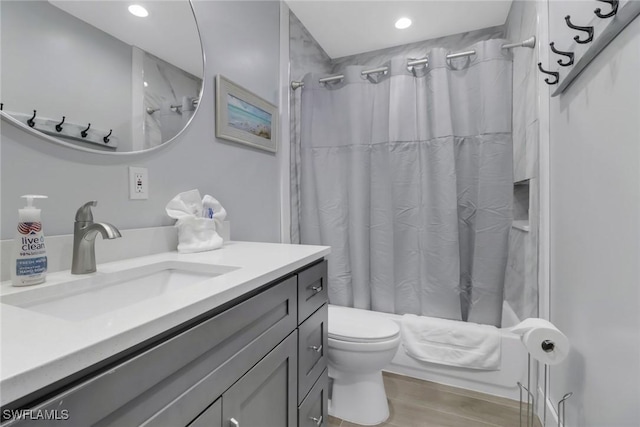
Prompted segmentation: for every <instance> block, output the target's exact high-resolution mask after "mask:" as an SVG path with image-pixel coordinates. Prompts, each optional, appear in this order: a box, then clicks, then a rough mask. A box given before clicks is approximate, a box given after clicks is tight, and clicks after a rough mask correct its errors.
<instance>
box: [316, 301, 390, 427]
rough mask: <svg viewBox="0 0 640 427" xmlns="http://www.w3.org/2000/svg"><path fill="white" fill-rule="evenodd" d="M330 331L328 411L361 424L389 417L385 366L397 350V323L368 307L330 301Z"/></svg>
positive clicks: (375, 422)
mask: <svg viewBox="0 0 640 427" xmlns="http://www.w3.org/2000/svg"><path fill="white" fill-rule="evenodd" d="M328 335H329V351H328V358H329V377H330V378H331V379H332V380H333V388H332V392H331V400H330V403H329V414H331V415H332V416H334V417H337V418H341V419H343V420H346V421H349V422H351V423H355V424H361V425H376V424H380V423H382V422H384V421H386V420H387V418H388V417H389V405H388V403H387V394H386V392H385V390H384V384H383V382H382V369H383V368H384V367H385V366H387V365H388V364H389V363H390V362H391V360H392V359H393V356H395V354H396V351H397V350H398V346H399V344H400V327H399V326H398V324H397V323H396V322H394V321H393V320H391V319H387V318H384V317H381V316H380V315H379V314H375V313H372V312H370V311H367V310H359V309H356V308H349V307H340V306H335V305H329V327H328Z"/></svg>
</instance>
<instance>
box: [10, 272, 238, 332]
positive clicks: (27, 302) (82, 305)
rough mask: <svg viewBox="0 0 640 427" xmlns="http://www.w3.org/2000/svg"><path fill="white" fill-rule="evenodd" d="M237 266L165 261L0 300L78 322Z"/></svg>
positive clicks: (220, 273) (169, 291) (37, 289)
mask: <svg viewBox="0 0 640 427" xmlns="http://www.w3.org/2000/svg"><path fill="white" fill-rule="evenodd" d="M237 269H238V267H229V266H224V265H209V264H198V263H191V262H179V261H165V262H159V263H155V264H147V265H143V266H140V267H135V268H131V269H127V270H122V271H117V272H110V273H100V272H98V273H95V274H92V275H90V276H86V277H82V276H77V277H78V279H75V277H74V279H72V280H69V281H67V282H61V283H57V284H53V285H51V286H43V287H34V288H33V289H29V290H26V291H24V292H18V293H15V294H9V295H5V296H3V297H2V298H0V302H1V303H3V304H9V305H13V306H16V307H20V308H24V309H27V310H32V311H36V312H38V313H42V314H47V315H49V316H54V317H58V318H61V319H65V320H71V321H81V320H85V319H89V318H92V317H96V316H100V315H102V314H105V313H108V312H110V311H113V310H118V309H121V308H123V307H127V306H130V305H133V304H136V303H139V302H142V301H145V300H148V299H150V298H154V297H157V296H160V295H165V294H168V293H171V292H174V291H178V290H183V289H185V288H187V287H189V286H193V285H195V284H198V283H202V282H204V281H206V280H208V279H211V278H212V277H216V276H220V275H222V274H226V273H229V272H231V271H234V270H237Z"/></svg>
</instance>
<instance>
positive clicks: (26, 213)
mask: <svg viewBox="0 0 640 427" xmlns="http://www.w3.org/2000/svg"><path fill="white" fill-rule="evenodd" d="M22 198H23V199H27V206H25V207H24V208H23V209H18V215H19V221H18V229H17V232H16V238H15V240H14V254H15V265H14V266H13V267H14V268H12V269H11V282H12V284H13V286H30V285H37V284H39V283H42V282H44V280H45V278H46V276H47V250H46V247H45V244H44V233H43V232H42V221H41V220H40V209H38V208H36V207H35V206H33V200H34V199H46V198H47V196H39V195H35V194H27V195H25V196H22Z"/></svg>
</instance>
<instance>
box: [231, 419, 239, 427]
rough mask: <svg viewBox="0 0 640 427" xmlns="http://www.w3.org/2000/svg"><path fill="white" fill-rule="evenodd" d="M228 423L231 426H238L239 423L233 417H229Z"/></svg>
mask: <svg viewBox="0 0 640 427" xmlns="http://www.w3.org/2000/svg"><path fill="white" fill-rule="evenodd" d="M229 424H230V425H231V427H240V423H239V422H238V421H237V420H236V419H235V418H231V419H230V420H229Z"/></svg>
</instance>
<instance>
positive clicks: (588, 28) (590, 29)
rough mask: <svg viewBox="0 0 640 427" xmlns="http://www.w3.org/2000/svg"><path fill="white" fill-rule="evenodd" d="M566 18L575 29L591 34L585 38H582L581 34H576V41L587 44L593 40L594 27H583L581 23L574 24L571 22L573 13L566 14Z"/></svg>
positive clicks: (568, 23) (570, 26)
mask: <svg viewBox="0 0 640 427" xmlns="http://www.w3.org/2000/svg"><path fill="white" fill-rule="evenodd" d="M564 20H565V21H566V23H567V25H568V26H569V28H573V29H574V30H578V31H584V32H586V33H587V34H589V37H588V38H587V39H585V40H580V36H575V37H574V38H573V39H574V40H575V41H576V43H579V44H585V43H589V42H591V41H592V40H593V27H581V26H579V25H573V24H572V23H571V15H567V16H565V17H564Z"/></svg>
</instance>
